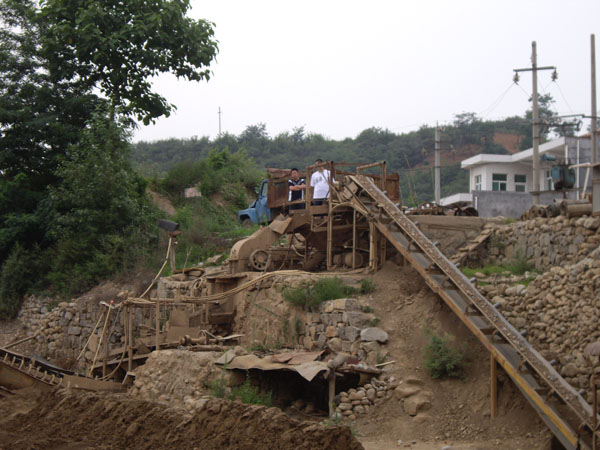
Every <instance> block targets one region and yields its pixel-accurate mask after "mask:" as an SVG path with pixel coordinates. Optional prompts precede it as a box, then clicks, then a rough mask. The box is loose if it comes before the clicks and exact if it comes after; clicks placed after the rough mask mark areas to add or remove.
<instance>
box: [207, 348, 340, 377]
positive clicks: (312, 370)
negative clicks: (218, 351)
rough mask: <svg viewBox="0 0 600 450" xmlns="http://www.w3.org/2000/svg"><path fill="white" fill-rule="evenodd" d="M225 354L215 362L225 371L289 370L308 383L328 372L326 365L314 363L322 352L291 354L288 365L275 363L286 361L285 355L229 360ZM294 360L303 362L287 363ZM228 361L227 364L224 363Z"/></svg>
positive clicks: (245, 356)
mask: <svg viewBox="0 0 600 450" xmlns="http://www.w3.org/2000/svg"><path fill="white" fill-rule="evenodd" d="M230 351H231V350H230ZM227 353H229V352H227ZM227 353H226V354H225V355H223V356H222V357H221V358H219V359H218V360H217V361H216V364H221V365H224V364H226V365H227V369H241V370H250V369H257V370H290V371H292V372H297V373H298V374H299V375H300V376H301V377H303V378H304V379H306V380H308V381H312V380H313V379H314V378H315V377H316V376H317V375H318V374H319V373H320V372H326V371H328V370H329V369H328V367H327V363H325V362H322V361H314V360H315V359H316V358H317V357H318V356H319V355H320V354H321V353H322V352H305V353H304V354H303V355H302V356H301V355H300V354H299V353H291V355H293V356H292V357H291V358H290V359H289V360H288V364H285V363H281V362H277V360H281V359H286V358H287V356H288V355H287V354H286V355H285V357H283V354H282V355H269V356H265V357H264V358H259V357H258V356H256V355H244V356H236V357H233V358H231V359H230V356H231V355H228V354H227ZM282 357H283V358H282ZM294 358H296V359H295V360H296V361H300V362H301V361H305V362H301V363H296V364H290V363H289V362H290V361H293V360H294ZM228 359H229V362H226V361H227V360H228ZM307 360H308V361H307Z"/></svg>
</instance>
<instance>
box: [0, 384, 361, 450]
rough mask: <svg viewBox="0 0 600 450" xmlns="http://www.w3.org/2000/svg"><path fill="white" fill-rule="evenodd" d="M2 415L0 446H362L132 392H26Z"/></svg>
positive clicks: (304, 428) (330, 434)
mask: <svg viewBox="0 0 600 450" xmlns="http://www.w3.org/2000/svg"><path fill="white" fill-rule="evenodd" d="M0 413H2V419H0V448H1V449H60V450H84V449H124V448H127V449H156V448H177V449H203V450H204V449H207V450H208V449H220V450H221V449H232V450H233V449H240V450H244V449H248V450H250V449H257V448H261V449H289V450H293V449H306V450H308V449H323V450H325V449H339V450H346V449H348V450H359V449H361V448H362V446H361V445H360V443H359V442H358V441H357V440H356V438H355V437H354V436H353V435H352V433H351V430H350V429H349V428H348V427H343V426H327V425H324V424H315V423H314V422H302V421H298V420H295V419H292V418H290V417H289V416H287V415H286V414H284V413H283V412H281V411H280V410H279V409H277V408H267V407H264V406H254V405H244V404H242V403H237V402H230V401H226V400H220V399H210V400H207V403H206V405H205V406H204V408H203V409H202V410H200V411H198V412H196V413H195V414H188V413H186V412H185V411H184V410H182V409H179V408H169V407H166V406H164V405H160V404H158V403H151V402H145V401H141V400H134V399H132V398H131V397H129V396H128V395H127V394H100V393H86V392H82V391H73V390H66V389H65V390H60V391H54V392H49V393H46V394H40V393H37V392H35V391H29V392H22V393H19V394H18V396H17V397H14V396H13V397H11V398H9V399H4V400H2V401H0Z"/></svg>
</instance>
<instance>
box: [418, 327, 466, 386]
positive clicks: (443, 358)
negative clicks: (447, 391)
mask: <svg viewBox="0 0 600 450" xmlns="http://www.w3.org/2000/svg"><path fill="white" fill-rule="evenodd" d="M464 360H465V352H464V350H459V349H457V348H453V347H451V346H450V345H449V343H448V337H447V336H439V335H437V334H431V335H430V337H429V343H428V344H427V347H426V349H425V369H426V370H427V372H428V373H429V375H430V376H431V378H435V379H437V378H444V377H449V378H461V379H462V378H464V369H465V361H464Z"/></svg>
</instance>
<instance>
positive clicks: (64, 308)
mask: <svg viewBox="0 0 600 450" xmlns="http://www.w3.org/2000/svg"><path fill="white" fill-rule="evenodd" d="M101 308H102V309H101ZM105 309H106V307H104V306H101V305H100V304H98V303H91V302H85V301H81V302H70V303H67V302H61V303H58V304H56V300H55V299H51V298H45V299H40V298H36V297H33V296H31V297H28V298H27V299H26V300H25V302H24V304H23V307H22V309H21V312H20V313H19V316H18V319H19V320H20V321H21V322H22V323H23V327H24V328H25V334H26V336H33V335H37V337H36V338H34V339H33V340H32V341H29V342H28V343H27V344H23V346H24V347H19V349H22V348H25V349H26V351H27V353H31V354H35V355H38V356H41V357H43V358H45V359H48V360H50V361H53V362H56V363H58V364H59V365H61V366H63V367H65V368H69V369H76V368H79V369H83V368H85V367H86V366H88V365H89V364H91V362H92V360H93V358H94V352H93V351H92V349H93V350H95V347H94V346H93V344H92V348H91V349H88V351H87V352H86V353H84V355H83V356H82V358H81V359H80V360H79V361H78V362H77V361H76V359H77V357H78V355H79V353H80V352H81V349H82V348H83V346H84V345H85V343H86V341H87V340H88V338H89V337H90V334H91V333H92V330H93V328H94V326H95V325H96V322H97V321H98V318H99V317H100V315H101V314H102V312H103V311H104V310H105ZM115 314H116V315H117V323H116V324H115V327H114V331H113V334H112V336H111V339H110V343H111V344H112V345H115V344H117V343H119V342H121V340H122V337H123V326H122V324H121V315H120V314H118V313H115ZM113 317H114V316H113ZM111 322H112V321H111ZM101 331H102V324H100V326H99V327H98V330H97V331H96V333H97V334H98V335H99V334H100V333H101Z"/></svg>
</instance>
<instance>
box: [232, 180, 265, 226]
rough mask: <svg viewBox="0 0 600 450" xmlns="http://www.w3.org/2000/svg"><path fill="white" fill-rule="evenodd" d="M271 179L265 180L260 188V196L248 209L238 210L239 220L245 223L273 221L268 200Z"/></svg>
mask: <svg viewBox="0 0 600 450" xmlns="http://www.w3.org/2000/svg"><path fill="white" fill-rule="evenodd" d="M268 190H269V180H263V181H262V182H261V183H260V188H259V189H258V198H257V199H256V200H255V201H253V202H252V203H251V204H250V206H248V208H246V209H241V210H239V211H238V212H237V218H238V222H239V223H241V224H244V225H250V224H251V223H252V224H259V223H265V222H271V220H272V214H271V208H269V206H268V205H267V202H268Z"/></svg>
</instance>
